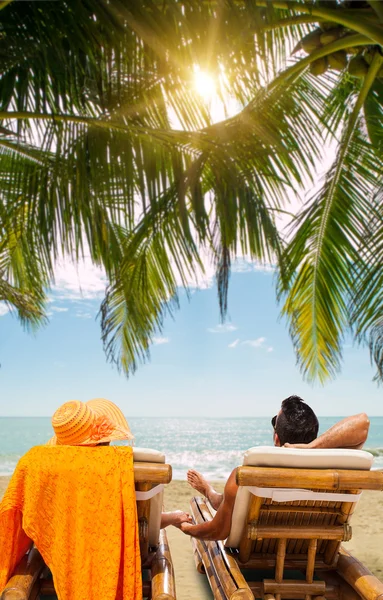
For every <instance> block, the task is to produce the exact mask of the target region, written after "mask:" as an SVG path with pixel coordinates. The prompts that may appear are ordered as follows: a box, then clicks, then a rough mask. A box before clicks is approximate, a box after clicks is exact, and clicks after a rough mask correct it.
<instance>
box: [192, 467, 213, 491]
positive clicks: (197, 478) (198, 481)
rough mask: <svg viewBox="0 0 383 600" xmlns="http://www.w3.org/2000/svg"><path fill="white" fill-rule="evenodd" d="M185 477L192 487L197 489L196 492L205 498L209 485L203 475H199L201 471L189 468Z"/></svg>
mask: <svg viewBox="0 0 383 600" xmlns="http://www.w3.org/2000/svg"><path fill="white" fill-rule="evenodd" d="M186 477H187V480H188V483H190V485H191V486H192V488H194V489H195V490H197V492H199V493H200V494H203V495H204V496H206V498H207V497H208V492H209V489H210V487H211V486H210V484H209V483H208V482H207V481H206V479H205V477H204V476H203V475H201V473H198V471H195V470H194V469H189V471H188V472H187V474H186Z"/></svg>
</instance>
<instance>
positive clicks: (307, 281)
mask: <svg viewBox="0 0 383 600" xmlns="http://www.w3.org/2000/svg"><path fill="white" fill-rule="evenodd" d="M380 64H381V58H380V57H377V59H376V60H375V61H374V62H373V63H372V65H371V69H370V72H369V76H367V77H366V80H365V82H364V85H363V87H362V90H361V92H360V94H359V96H358V97H357V99H356V101H355V105H354V107H353V112H352V114H351V116H350V119H349V120H348V121H347V122H346V125H345V127H344V130H343V134H342V137H341V142H340V145H339V148H338V152H337V156H336V160H335V162H334V164H333V166H332V168H331V169H330V171H329V173H328V174H327V175H326V178H325V182H324V185H323V186H322V188H321V189H320V191H319V192H318V194H317V195H316V196H315V197H314V198H313V200H312V201H310V202H309V205H308V206H307V207H306V208H305V209H304V211H303V212H302V214H301V215H300V217H299V219H298V221H297V225H296V229H295V235H294V239H293V240H292V242H291V243H290V244H289V247H288V249H287V251H286V254H285V256H284V261H285V263H284V264H285V265H287V267H286V268H285V271H283V272H282V273H281V276H280V293H281V294H282V295H283V294H284V293H286V292H287V298H286V300H285V304H284V307H283V313H284V314H285V315H287V316H288V318H289V320H290V331H291V335H292V338H293V341H294V344H295V348H296V350H297V354H298V361H299V363H300V365H301V368H302V371H303V373H304V374H305V375H306V376H307V377H308V379H310V380H314V379H315V378H316V377H318V378H319V379H320V380H321V381H322V382H323V381H324V380H325V378H326V377H327V376H328V375H331V376H334V375H335V373H337V371H338V370H339V368H340V359H341V343H342V336H343V333H344V331H345V328H346V327H347V325H348V308H347V298H348V297H349V292H350V290H351V289H352V283H353V279H352V270H353V266H354V264H355V263H357V261H358V246H359V244H360V241H361V240H362V238H363V234H364V225H363V224H364V222H365V221H366V220H367V219H368V218H369V216H370V213H371V201H370V197H371V190H372V189H373V188H374V186H375V185H376V181H377V179H378V180H379V179H380V177H381V175H382V165H381V161H380V160H379V159H378V158H377V157H376V155H375V154H374V152H373V148H372V146H371V145H370V143H369V142H368V140H367V138H366V135H365V134H364V133H363V131H362V129H361V125H362V122H361V114H360V111H361V109H362V107H363V104H364V101H365V98H366V96H367V94H368V92H369V90H370V88H371V86H372V84H373V82H374V78H375V76H376V73H377V72H378V70H379V68H380Z"/></svg>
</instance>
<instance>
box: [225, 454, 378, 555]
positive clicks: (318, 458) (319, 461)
mask: <svg viewBox="0 0 383 600" xmlns="http://www.w3.org/2000/svg"><path fill="white" fill-rule="evenodd" d="M373 460H374V457H373V456H372V454H370V453H369V452H365V451H364V450H345V449H343V448H336V449H323V450H322V449H321V450H300V449H296V448H277V447H274V446H259V447H258V448H250V449H249V450H247V451H246V452H245V454H244V457H243V463H242V464H243V465H248V466H253V467H277V468H278V467H281V468H283V467H287V468H296V469H357V470H361V471H368V470H369V469H370V468H371V465H372V462H373ZM254 484H255V485H256V482H254ZM250 499H251V493H250V492H249V490H248V489H247V488H244V487H240V488H239V490H238V492H237V497H236V499H235V505H234V511H233V517H232V524H231V530H230V534H229V537H228V538H227V540H226V543H225V545H226V546H228V547H230V548H237V547H238V546H239V543H240V540H241V537H242V531H243V528H244V526H245V523H246V517H247V513H248V510H249V504H250Z"/></svg>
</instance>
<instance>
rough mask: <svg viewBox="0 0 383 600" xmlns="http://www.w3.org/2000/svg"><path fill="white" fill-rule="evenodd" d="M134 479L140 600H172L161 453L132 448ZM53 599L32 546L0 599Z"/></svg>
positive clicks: (166, 477) (166, 469)
mask: <svg viewBox="0 0 383 600" xmlns="http://www.w3.org/2000/svg"><path fill="white" fill-rule="evenodd" d="M134 479H135V488H136V497H137V512H138V525H139V537H140V552H141V562H142V572H143V597H144V598H150V599H152V600H156V599H157V600H175V598H176V591H175V580H174V571H173V562H172V557H171V554H170V550H169V546H168V541H167V536H166V532H165V529H160V523H161V512H162V501H163V486H164V484H167V483H170V481H171V479H172V469H171V466H170V465H168V464H165V456H164V455H163V454H162V453H161V452H157V451H155V450H150V449H147V448H134ZM48 598H52V600H53V599H56V598H57V596H56V594H55V589H54V585H53V581H52V577H51V575H50V573H49V570H48V569H47V568H46V566H45V564H44V561H43V558H42V556H41V554H40V553H39V552H38V550H37V548H35V547H33V548H32V549H31V550H30V552H29V553H28V554H26V555H25V556H24V558H23V559H22V561H21V562H20V563H19V565H18V566H17V568H16V569H15V571H14V573H13V574H12V576H11V578H10V579H9V581H8V583H7V585H6V587H5V589H4V590H3V593H2V594H1V596H0V600H38V599H41V600H43V599H45V600H48ZM84 600H86V599H84Z"/></svg>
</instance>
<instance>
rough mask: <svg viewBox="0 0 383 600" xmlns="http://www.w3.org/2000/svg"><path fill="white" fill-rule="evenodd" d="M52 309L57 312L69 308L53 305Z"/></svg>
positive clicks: (65, 310)
mask: <svg viewBox="0 0 383 600" xmlns="http://www.w3.org/2000/svg"><path fill="white" fill-rule="evenodd" d="M51 310H54V311H55V312H67V311H68V310H69V308H64V307H63V306H52V308H51Z"/></svg>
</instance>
